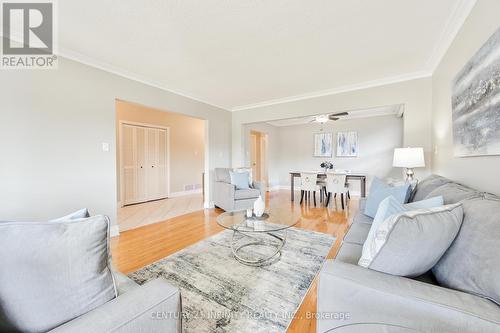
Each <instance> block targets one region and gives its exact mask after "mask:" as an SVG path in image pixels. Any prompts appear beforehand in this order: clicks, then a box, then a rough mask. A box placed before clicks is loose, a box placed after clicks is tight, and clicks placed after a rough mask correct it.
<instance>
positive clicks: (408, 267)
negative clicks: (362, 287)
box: [358, 204, 463, 277]
mask: <svg viewBox="0 0 500 333" xmlns="http://www.w3.org/2000/svg"><path fill="white" fill-rule="evenodd" d="M462 219H463V210H462V206H461V204H454V205H448V206H440V207H435V208H428V209H419V210H414V211H408V212H403V213H399V214H396V215H392V216H390V217H389V218H387V219H386V220H385V221H383V222H382V223H381V224H380V225H379V227H378V228H377V230H376V231H375V237H373V238H368V239H367V240H366V242H368V243H366V242H365V244H364V245H363V252H362V255H361V258H360V259H359V262H358V264H359V265H360V266H363V267H366V268H370V269H373V270H376V271H379V272H383V273H387V274H392V275H398V276H408V277H415V276H419V275H422V274H424V273H425V272H427V271H429V270H430V269H431V268H432V267H433V266H434V265H435V264H436V263H437V262H438V260H439V259H440V258H441V256H442V255H443V254H444V253H445V251H446V250H447V249H448V247H449V246H450V244H451V243H452V242H453V240H454V239H455V237H456V235H457V233H458V231H459V230H460V225H461V224H462Z"/></svg>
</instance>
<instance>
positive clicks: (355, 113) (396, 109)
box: [267, 104, 404, 127]
mask: <svg viewBox="0 0 500 333" xmlns="http://www.w3.org/2000/svg"><path fill="white" fill-rule="evenodd" d="M403 112H404V106H403V105H400V104H398V105H388V106H380V107H374V108H369V109H362V110H352V111H348V113H349V115H347V116H341V117H339V118H340V119H339V120H336V121H343V120H350V119H358V118H369V117H380V116H390V115H393V116H397V117H401V116H402V115H403ZM332 113H337V112H332ZM315 118H316V115H314V116H307V117H298V118H289V119H280V120H273V121H268V122H267V124H269V125H273V126H277V127H284V126H295V125H305V124H310V123H311V122H312V121H313V120H314V119H315Z"/></svg>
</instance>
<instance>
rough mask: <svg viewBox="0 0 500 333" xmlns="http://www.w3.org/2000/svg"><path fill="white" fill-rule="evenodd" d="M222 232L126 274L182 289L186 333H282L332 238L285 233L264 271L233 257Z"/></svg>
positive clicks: (228, 236) (294, 231) (292, 230)
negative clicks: (278, 253) (278, 252)
mask: <svg viewBox="0 0 500 333" xmlns="http://www.w3.org/2000/svg"><path fill="white" fill-rule="evenodd" d="M232 234H233V233H232V232H231V231H229V230H225V231H223V232H221V233H219V234H217V235H215V236H212V237H210V238H207V239H206V240H203V241H201V242H199V243H196V244H194V245H192V246H190V247H188V248H185V249H183V250H181V251H179V252H177V253H175V254H173V255H171V256H169V257H166V258H164V259H162V260H160V261H158V262H156V263H154V264H151V265H149V266H146V267H144V268H142V269H140V270H138V271H136V272H134V273H131V274H129V277H130V278H132V279H133V280H134V281H136V282H137V283H139V284H143V283H145V282H147V281H149V280H153V279H156V278H157V277H160V276H162V277H164V278H166V279H167V280H168V281H170V283H172V284H174V285H176V286H178V287H179V288H180V289H181V295H182V306H183V312H184V314H183V315H184V320H183V328H184V332H187V333H190V332H197V333H198V332H217V333H222V332H238V333H243V332H252V333H256V332H266V333H268V332H285V331H286V329H287V328H288V325H289V324H290V322H291V320H292V318H293V316H294V314H295V312H296V311H297V309H298V307H299V306H300V303H301V302H302V299H303V298H304V296H305V294H306V292H307V290H308V289H309V287H310V285H311V282H312V281H313V279H314V277H315V276H316V274H317V273H318V272H319V270H320V269H321V266H322V264H323V261H324V260H325V257H326V255H327V254H328V252H329V250H330V248H331V247H332V245H333V243H334V242H335V237H333V236H331V235H328V234H323V233H318V232H312V231H306V230H303V229H298V228H290V229H288V231H287V240H286V244H285V246H284V247H283V249H282V251H281V252H282V255H281V258H279V260H276V261H275V262H273V263H272V264H269V265H267V266H263V267H251V266H246V265H243V264H241V263H239V262H238V261H236V260H235V259H234V258H233V255H232V252H231V248H230V241H231V237H232Z"/></svg>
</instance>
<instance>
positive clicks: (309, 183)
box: [300, 172, 321, 206]
mask: <svg viewBox="0 0 500 333" xmlns="http://www.w3.org/2000/svg"><path fill="white" fill-rule="evenodd" d="M317 182H318V174H317V173H313V172H302V173H301V174H300V184H301V185H300V186H301V188H300V204H301V205H302V202H303V201H304V198H305V200H306V203H307V202H309V203H310V202H311V193H312V195H313V200H314V206H316V191H320V190H321V187H320V186H319V185H318V184H317Z"/></svg>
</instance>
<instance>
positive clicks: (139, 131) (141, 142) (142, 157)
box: [135, 126, 149, 202]
mask: <svg viewBox="0 0 500 333" xmlns="http://www.w3.org/2000/svg"><path fill="white" fill-rule="evenodd" d="M135 130H136V145H135V147H136V151H137V153H136V156H137V185H136V188H137V193H136V194H137V195H136V198H135V202H142V201H147V200H149V197H148V186H147V185H148V184H147V179H148V178H147V177H148V174H147V171H148V169H147V168H148V161H147V136H146V133H147V128H146V127H141V126H135Z"/></svg>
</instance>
